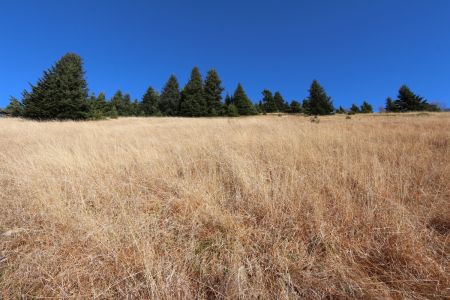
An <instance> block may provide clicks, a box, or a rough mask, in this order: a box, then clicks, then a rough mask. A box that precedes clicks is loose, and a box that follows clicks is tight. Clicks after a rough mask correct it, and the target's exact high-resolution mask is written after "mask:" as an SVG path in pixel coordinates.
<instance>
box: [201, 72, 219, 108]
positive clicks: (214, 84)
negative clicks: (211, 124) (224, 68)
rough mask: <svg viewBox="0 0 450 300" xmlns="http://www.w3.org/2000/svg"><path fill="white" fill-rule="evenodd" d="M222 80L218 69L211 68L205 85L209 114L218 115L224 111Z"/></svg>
mask: <svg viewBox="0 0 450 300" xmlns="http://www.w3.org/2000/svg"><path fill="white" fill-rule="evenodd" d="M222 92H223V87H222V81H221V80H220V78H219V75H218V74H217V72H216V70H214V69H212V70H209V71H208V73H207V75H206V79H205V85H204V96H205V101H206V106H207V111H208V116H217V115H219V114H220V113H221V112H222Z"/></svg>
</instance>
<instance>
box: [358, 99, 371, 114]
mask: <svg viewBox="0 0 450 300" xmlns="http://www.w3.org/2000/svg"><path fill="white" fill-rule="evenodd" d="M360 111H361V113H363V114H371V113H373V108H372V105H370V104H369V103H368V102H367V101H364V102H363V104H362V105H361V109H360Z"/></svg>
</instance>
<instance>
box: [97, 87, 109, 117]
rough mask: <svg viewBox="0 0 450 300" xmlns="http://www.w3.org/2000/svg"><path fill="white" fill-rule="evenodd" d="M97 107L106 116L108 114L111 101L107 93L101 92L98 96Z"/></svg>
mask: <svg viewBox="0 0 450 300" xmlns="http://www.w3.org/2000/svg"><path fill="white" fill-rule="evenodd" d="M95 108H96V109H98V110H100V111H101V112H102V114H103V115H104V116H106V115H107V114H108V112H109V110H110V107H109V103H108V102H107V101H106V95H105V93H103V92H100V93H99V94H98V96H97V101H96V104H95Z"/></svg>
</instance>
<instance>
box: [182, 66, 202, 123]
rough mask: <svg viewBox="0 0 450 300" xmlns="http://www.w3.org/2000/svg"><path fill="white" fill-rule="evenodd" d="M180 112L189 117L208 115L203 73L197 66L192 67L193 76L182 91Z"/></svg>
mask: <svg viewBox="0 0 450 300" xmlns="http://www.w3.org/2000/svg"><path fill="white" fill-rule="evenodd" d="M180 114H181V115H182V116H187V117H201V116H205V115H207V107H206V101H205V97H204V92H203V81H202V75H201V74H200V70H199V69H198V68H197V67H194V68H193V69H192V73H191V78H190V80H189V81H188V83H187V84H186V86H185V87H184V89H183V91H182V92H181V103H180Z"/></svg>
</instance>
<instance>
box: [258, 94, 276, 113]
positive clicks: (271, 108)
mask: <svg viewBox="0 0 450 300" xmlns="http://www.w3.org/2000/svg"><path fill="white" fill-rule="evenodd" d="M262 95H263V99H262V105H263V107H264V112H267V113H273V112H276V111H277V110H278V108H277V105H276V103H275V99H274V97H273V95H272V92H271V91H269V90H263V91H262Z"/></svg>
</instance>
